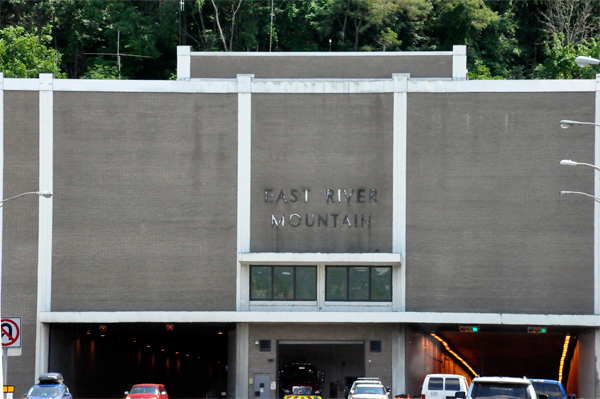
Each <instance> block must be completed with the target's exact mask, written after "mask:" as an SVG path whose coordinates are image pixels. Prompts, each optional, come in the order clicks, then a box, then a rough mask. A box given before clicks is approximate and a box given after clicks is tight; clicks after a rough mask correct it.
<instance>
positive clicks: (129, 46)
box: [0, 0, 600, 79]
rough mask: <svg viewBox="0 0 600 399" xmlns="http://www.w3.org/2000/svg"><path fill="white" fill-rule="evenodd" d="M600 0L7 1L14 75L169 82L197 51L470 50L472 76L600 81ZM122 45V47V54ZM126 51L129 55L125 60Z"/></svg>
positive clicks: (1, 38) (5, 64)
mask: <svg viewBox="0 0 600 399" xmlns="http://www.w3.org/2000/svg"><path fill="white" fill-rule="evenodd" d="M599 2H600V0H529V1H523V0H272V1H270V0H155V1H135V0H127V1H126V0H122V1H119V0H43V1H42V0H40V1H29V0H0V29H1V30H0V63H1V64H0V67H1V70H2V71H3V72H4V73H5V75H6V76H11V77H12V76H22V77H31V76H35V75H36V74H37V73H40V72H54V73H55V74H56V75H57V76H61V74H62V76H68V77H69V78H91V79H116V78H118V77H119V76H121V77H122V78H126V79H169V78H173V76H174V74H175V68H176V47H177V45H178V44H182V45H190V46H192V49H193V50H194V51H432V50H438V51H443V50H451V49H452V45H454V44H465V45H467V46H468V47H467V48H468V58H467V59H468V68H469V72H470V78H471V79H525V78H527V79H531V78H543V79H554V78H579V77H583V78H591V77H593V76H594V75H595V73H596V71H597V70H596V69H594V68H586V69H580V68H578V67H577V66H576V65H575V62H574V59H575V57H576V56H577V55H588V56H592V57H595V58H598V57H600V44H599V43H600V34H599V30H598V28H599V22H600V7H599ZM117 53H119V54H122V56H121V57H117V55H116V54H117ZM119 58H120V63H119V62H118V61H119Z"/></svg>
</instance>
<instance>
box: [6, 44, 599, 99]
mask: <svg viewBox="0 0 600 399" xmlns="http://www.w3.org/2000/svg"><path fill="white" fill-rule="evenodd" d="M224 54H225V53H224ZM4 81H5V83H4V90H26V91H37V90H39V83H38V80H37V79H5V80H4ZM53 86H54V91H77V92H81V91H90V92H125V93H129V92H136V93H238V82H237V79H191V80H190V81H186V80H181V81H175V80H170V81H161V80H91V79H56V80H54V84H53ZM250 91H251V92H253V93H315V94H318V93H340V94H344V93H348V94H359V93H393V92H394V84H393V79H312V80H311V79H292V80H285V79H255V80H254V81H253V82H252V83H251V85H250ZM595 91H596V81H595V80H469V81H459V80H456V81H453V80H449V79H446V78H441V79H420V78H411V79H409V80H408V92H409V93H417V92H422V93H460V92H464V93H477V92H491V93H496V92H497V93H510V92H518V93H521V92H595Z"/></svg>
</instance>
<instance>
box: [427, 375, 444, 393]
mask: <svg viewBox="0 0 600 399" xmlns="http://www.w3.org/2000/svg"><path fill="white" fill-rule="evenodd" d="M427 389H429V390H430V391H442V390H443V389H444V379H443V378H437V377H436V378H430V379H429V385H428V386H427Z"/></svg>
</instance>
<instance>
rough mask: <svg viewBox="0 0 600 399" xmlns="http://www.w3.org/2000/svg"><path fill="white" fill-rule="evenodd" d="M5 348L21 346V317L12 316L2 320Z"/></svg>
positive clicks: (0, 326)
mask: <svg viewBox="0 0 600 399" xmlns="http://www.w3.org/2000/svg"><path fill="white" fill-rule="evenodd" d="M0 331H1V332H2V347H3V348H20V347H21V318H20V317H11V318H6V319H2V320H1V321H0Z"/></svg>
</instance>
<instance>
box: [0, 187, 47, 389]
mask: <svg viewBox="0 0 600 399" xmlns="http://www.w3.org/2000/svg"><path fill="white" fill-rule="evenodd" d="M26 195H37V196H38V197H44V198H51V197H52V195H53V194H52V192H51V191H28V192H25V193H22V194H18V195H15V196H13V197H9V198H6V199H4V200H1V201H0V229H2V228H3V225H2V220H3V214H4V209H3V208H4V205H5V204H6V203H7V202H9V201H12V200H15V199H17V198H21V197H24V196H26ZM0 233H1V232H0ZM0 237H2V235H1V234H0ZM2 246H3V244H2V241H0V320H1V319H2V316H1V315H2V253H1V251H2ZM0 336H1V335H0ZM0 342H1V340H0ZM0 345H1V344H0ZM7 362H8V348H4V347H2V361H1V362H0V386H1V387H2V390H3V391H4V385H5V384H6V380H7V374H8V373H7V367H6V365H7ZM5 397H6V394H4V393H3V394H2V398H5Z"/></svg>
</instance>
